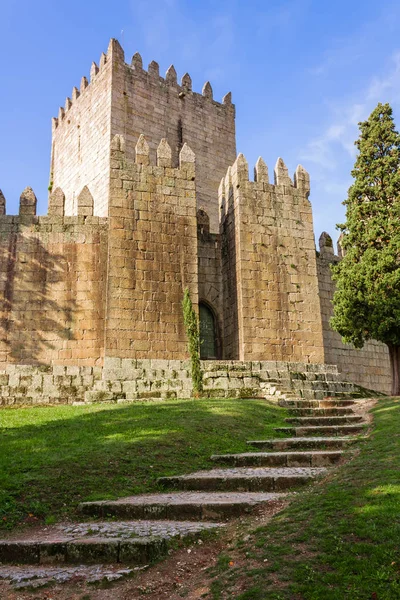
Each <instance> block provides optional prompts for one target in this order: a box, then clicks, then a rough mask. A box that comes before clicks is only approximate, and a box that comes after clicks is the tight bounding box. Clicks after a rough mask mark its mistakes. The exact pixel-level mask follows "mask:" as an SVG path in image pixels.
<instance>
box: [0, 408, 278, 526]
mask: <svg viewBox="0 0 400 600" xmlns="http://www.w3.org/2000/svg"><path fill="white" fill-rule="evenodd" d="M285 416H286V411H285V410H284V409H282V408H279V407H278V406H275V405H272V404H270V403H268V402H266V401H264V400H229V399H218V400H214V399H209V400H169V401H155V402H136V403H135V404H131V405H104V404H103V405H101V404H99V405H91V406H84V407H82V406H77V407H73V406H59V407H37V408H21V409H3V410H0V527H1V528H3V529H4V528H8V529H10V528H12V527H15V526H18V525H20V524H30V523H37V522H43V521H45V522H46V523H52V522H54V521H56V520H60V519H62V518H68V517H72V518H73V517H74V516H75V515H74V511H75V509H76V506H77V504H78V503H79V502H80V501H84V500H98V499H115V498H118V497H120V496H125V495H131V494H137V493H142V492H149V491H154V490H157V489H159V488H158V486H157V481H156V480H157V477H160V476H164V475H174V474H183V473H185V472H190V471H194V470H197V469H202V468H208V467H210V466H212V462H211V461H210V460H209V457H210V455H211V454H214V453H225V452H243V451H248V446H246V444H245V442H246V440H248V439H255V438H257V437H260V438H262V437H271V436H273V435H274V434H273V428H274V427H277V426H281V425H283V419H284V417H285Z"/></svg>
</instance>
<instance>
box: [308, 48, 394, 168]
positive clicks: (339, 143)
mask: <svg viewBox="0 0 400 600" xmlns="http://www.w3.org/2000/svg"><path fill="white" fill-rule="evenodd" d="M389 62H390V68H389V69H388V71H387V73H386V75H384V76H374V77H372V79H371V81H370V83H369V84H368V86H367V88H366V89H364V90H363V91H362V92H361V93H360V98H359V99H358V98H357V100H354V99H353V100H352V101H351V102H350V103H349V104H348V105H347V106H346V105H345V106H343V105H335V104H334V103H332V104H331V108H332V110H333V112H334V113H335V114H336V118H335V121H334V122H333V123H332V124H330V125H328V127H327V128H326V129H325V131H324V133H323V134H322V135H321V136H319V137H317V138H314V139H312V140H310V141H309V143H308V145H307V147H306V150H305V151H304V152H303V153H302V154H301V158H302V160H304V161H309V162H312V163H315V164H316V165H318V166H319V167H321V168H323V169H328V170H334V169H336V168H337V163H338V157H339V154H338V153H339V152H340V151H343V150H344V151H345V152H346V153H347V155H348V156H350V157H351V158H354V157H355V155H356V148H355V146H354V140H355V139H356V138H357V137H358V130H357V125H358V123H359V121H361V120H363V119H366V118H367V117H368V114H369V113H370V112H371V111H372V110H373V108H374V107H375V105H376V104H377V103H378V102H380V101H381V102H386V101H390V102H391V103H392V104H393V105H396V104H398V103H399V101H400V52H395V53H394V54H393V55H392V57H391V59H390V61H389Z"/></svg>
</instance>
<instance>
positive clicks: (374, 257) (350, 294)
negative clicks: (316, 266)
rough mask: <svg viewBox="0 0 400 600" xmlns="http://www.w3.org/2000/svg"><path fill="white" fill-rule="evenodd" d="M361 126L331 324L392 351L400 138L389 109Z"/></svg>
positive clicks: (398, 333) (399, 323)
mask: <svg viewBox="0 0 400 600" xmlns="http://www.w3.org/2000/svg"><path fill="white" fill-rule="evenodd" d="M359 126H360V136H359V138H358V140H357V141H356V142H355V145H356V147H357V149H358V155H357V159H356V162H355V165H354V169H353V171H352V176H353V177H354V183H353V185H352V186H351V187H350V189H349V192H348V198H347V200H345V202H344V204H345V206H346V222H345V223H344V224H342V225H339V226H338V228H339V229H340V230H341V231H342V234H343V237H342V241H341V245H342V248H343V251H344V257H343V259H342V260H341V261H340V262H339V263H338V264H337V265H335V266H334V267H333V278H334V280H335V282H336V292H335V295H334V299H333V304H334V316H333V317H332V319H331V325H332V327H333V329H335V330H336V331H338V332H339V333H340V334H341V335H342V338H343V341H345V342H350V343H352V344H354V346H356V347H358V348H361V347H362V346H363V344H364V342H365V340H368V339H370V338H372V339H375V340H378V341H380V342H384V343H385V344H387V345H388V347H389V351H391V349H393V348H398V347H399V346H400V136H399V134H398V132H397V131H396V130H395V126H394V122H393V116H392V109H391V107H390V106H389V104H378V106H377V107H376V108H375V110H374V111H373V112H372V113H371V115H370V117H369V119H368V120H367V121H364V122H362V123H360V124H359ZM391 358H392V355H391Z"/></svg>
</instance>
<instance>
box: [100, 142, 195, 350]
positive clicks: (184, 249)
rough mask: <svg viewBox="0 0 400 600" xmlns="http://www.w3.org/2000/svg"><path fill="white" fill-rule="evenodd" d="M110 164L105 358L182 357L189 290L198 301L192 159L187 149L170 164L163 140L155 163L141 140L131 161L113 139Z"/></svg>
mask: <svg viewBox="0 0 400 600" xmlns="http://www.w3.org/2000/svg"><path fill="white" fill-rule="evenodd" d="M111 162H112V169H111V201H110V224H109V244H108V276H107V286H108V287H107V299H108V300H107V322H106V342H105V352H106V356H111V357H120V358H135V359H136V358H137V359H138V358H149V357H151V358H154V359H157V358H159V359H167V358H172V359H184V358H186V357H187V344H186V339H185V331H184V325H183V314H182V299H183V294H184V290H185V288H188V289H189V290H190V293H191V297H192V301H193V304H194V306H195V308H196V307H197V303H198V285H197V281H198V275H197V221H196V194H195V156H194V154H193V152H192V150H191V149H190V148H189V146H188V145H187V144H185V145H184V146H183V148H182V150H181V152H180V155H179V167H178V168H174V167H172V158H171V148H170V146H169V144H168V142H167V141H166V140H165V139H163V140H162V141H161V143H160V144H159V146H158V151H157V164H154V163H153V164H151V162H152V161H151V157H150V149H149V145H148V144H147V141H146V139H145V137H144V136H143V135H141V136H140V137H139V140H138V143H137V145H136V162H135V163H133V162H131V161H129V160H128V159H127V158H126V150H125V140H124V138H123V137H122V136H116V137H115V138H114V140H113V142H112V150H111Z"/></svg>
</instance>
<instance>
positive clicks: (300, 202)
mask: <svg viewBox="0 0 400 600" xmlns="http://www.w3.org/2000/svg"><path fill="white" fill-rule="evenodd" d="M50 173H51V174H50V187H49V189H50V194H49V206H48V214H47V215H46V216H36V197H35V194H34V192H33V191H32V190H31V189H30V188H27V189H25V190H24V192H23V193H22V195H21V199H20V211H19V215H18V216H9V215H6V207H5V199H4V196H3V195H2V194H1V193H0V286H1V299H2V303H1V304H2V306H1V340H0V369H2V370H1V372H0V385H1V397H2V399H3V403H5V404H7V403H11V402H12V401H13V400H11V399H12V398H13V399H15V398H20V399H23V398H26V397H29V398H31V399H33V401H34V398H35V397H37V396H38V397H40V398H42V399H43V398H44V397H45V396H46V394H47V395H50V396H51V397H52V398H53V399H54V398H59V399H62V398H64V396H63V393H64V395H65V394H66V396H67V400H69V399H70V398H71V395H73V392H72V391H71V390H73V391H74V393H75V395H76V396H77V397H78V399H79V398H80V397H81V396H83V394H84V393H86V395H87V393H89V395H90V393H91V390H92V389H95V388H96V385H97V389H98V390H100V391H101V392H102V393H103V395H104V394H105V395H107V394H110V395H111V396H110V397H113V394H114V397H115V396H116V397H119V398H127V397H128V396H132V397H133V395H134V394H138V393H139V392H140V390H142V392H143V394H144V393H147V394H148V396H151V395H154V389H155V387H154V386H158V388H160V389H163V388H162V385H163V384H161V383H160V381H161V380H162V379H163V377H164V378H165V377H166V376H167V378H168V380H169V382H170V383H169V384H168V385H170V388H171V389H174V386H175V388H176V387H177V386H178V388H179V385H178V384H177V383H176V382H175V383H174V382H173V381H172V380H174V379H175V380H176V379H181V380H184V379H185V377H184V375H182V373H183V372H184V367H183V366H182V369H183V370H182V369H181V370H179V369H178V375H176V368H177V365H178V366H179V365H185V361H187V358H188V353H187V341H186V338H185V331H184V324H183V315H182V306H181V304H182V298H183V293H184V289H185V288H188V289H189V291H190V294H191V298H192V301H193V304H194V307H195V309H196V310H197V311H198V312H199V317H200V329H201V338H202V340H203V342H202V345H201V356H202V358H203V359H205V360H212V361H222V362H221V363H220V365H221V366H220V367H218V363H217V362H215V363H213V365H214V366H213V367H212V368H211V367H209V369H210V371H211V372H214V373H217V374H218V373H219V376H220V379H221V378H222V379H221V382H222V380H223V379H224V377H225V379H227V380H229V381H230V380H232V381H233V379H235V377H236V376H235V377H234V376H232V374H231V375H229V372H228V371H229V367H226V368H225V367H223V366H222V364H223V363H225V365H226V364H228V362H229V361H241V364H242V365H244V366H243V369H244V371H246V372H247V374H248V373H249V372H250V373H252V372H256V371H257V370H258V371H260V370H261V371H263V369H264V370H265V369H266V368H267V366H268V369H269V371H271V370H272V371H274V370H275V371H279V372H280V370H282V369H288V371H289V372H295V371H296V369H297V371H299V372H300V371H301V372H304V373H307V372H309V373H311V372H312V373H314V374H315V373H318V372H320V373H322V372H327V371H329V367H328V366H329V365H335V367H334V370H335V369H336V366H337V373H340V374H341V376H340V380H343V381H347V382H353V383H355V384H358V385H361V386H364V387H366V388H370V389H375V390H378V391H382V392H389V391H390V368H389V359H388V353H387V350H386V347H385V346H383V345H381V344H379V343H377V342H369V343H368V344H366V346H365V347H364V349H363V350H355V349H354V348H352V347H350V346H345V345H343V344H342V342H341V340H340V337H339V336H338V334H336V333H335V332H333V331H332V330H331V329H330V327H329V318H330V315H331V312H332V306H331V300H332V296H333V284H332V281H331V275H330V268H329V265H330V263H331V262H334V261H337V260H339V257H338V256H335V254H334V250H333V245H332V240H331V238H330V237H329V236H328V235H327V234H325V233H324V234H322V236H321V238H320V250H319V252H316V249H315V241H314V231H313V220H312V211H311V205H310V202H309V200H308V197H309V193H310V180H309V175H308V174H307V172H306V171H305V170H304V169H303V168H302V167H301V166H299V167H298V168H297V170H296V173H295V175H294V178H293V180H292V179H291V178H290V176H289V174H288V170H287V168H286V166H285V164H284V162H283V161H282V159H279V160H278V161H277V163H276V166H275V170H274V178H273V179H274V180H273V183H272V182H270V178H269V174H268V168H267V166H266V164H265V163H264V161H263V160H262V159H261V158H260V159H259V160H258V161H257V164H256V165H255V170H254V181H253V180H252V179H250V177H249V167H248V164H247V161H246V159H245V157H244V156H243V155H242V154H239V155H238V156H236V139H235V107H234V105H233V104H232V100H231V94H227V95H226V96H225V97H224V98H223V101H222V103H219V102H216V101H215V100H214V99H213V92H212V88H211V85H210V84H209V83H206V84H205V86H204V88H203V91H202V94H198V93H195V92H194V91H193V90H192V82H191V78H190V76H189V75H188V74H186V75H184V76H183V78H182V80H181V83H180V84H178V82H177V75H176V72H175V69H174V67H173V66H171V67H170V68H169V69H168V71H167V73H166V76H165V78H163V77H161V76H160V74H159V67H158V64H157V63H156V62H152V63H150V65H149V66H148V70H147V71H146V70H144V68H143V64H142V59H141V57H140V55H139V54H135V55H134V56H133V58H132V62H131V64H126V63H125V58H124V52H123V49H122V48H121V46H120V44H119V43H118V41H116V40H111V42H110V44H109V47H108V50H107V54H102V55H101V58H100V61H99V65H98V66H97V65H96V64H95V63H93V64H92V67H91V71H90V82H88V81H87V79H86V78H85V77H83V78H82V80H81V84H80V89H79V90H78V89H77V88H76V87H74V88H73V90H72V95H71V98H67V100H66V103H65V107H64V108H60V110H59V113H58V117H57V118H53V122H52V148H51V169H50ZM210 364H211V363H210ZM230 364H231V365H232V364H233V363H230ZM257 365H258V366H257ZM263 365H264V366H263ZM266 365H267V366H266ZM273 365H275V366H273ZM291 365H292V366H291ZM293 365H295V366H293ZM296 365H297V367H296ZM299 365H303V366H302V367H301V368H300V367H299ZM224 369H225V371H224V373H225V375H223V374H222V371H223V370H224ZM139 371H140V372H139ZM239 371H240V369H239ZM331 371H332V369H331ZM144 372H145V373H146V377H145V378H144V375H143V373H144ZM332 372H333V371H332ZM335 372H336V371H335ZM140 373H141V374H140ZM151 373H153V375H151ZM172 373H173V374H172ZM166 374H167V375H166ZM251 377H252V376H251ZM251 377H250V380H251V381H252V379H251ZM35 378H36V379H35ZM57 378H58V379H57ZM74 378H75V379H74ZM236 378H237V377H236ZM304 378H305V379H307V375H305V376H304ZM245 379H246V377H245V376H243V377H242V379H241V383H240V385H241V389H242V388H243V385H244V384H245V383H246V382H245ZM247 379H249V377H247ZM317 379H318V378H317ZM105 381H107V385H106V384H105V383H104V382H105ZM124 381H125V382H127V381H128V382H130V384H131V388H129V386H128V385H127V384H124V383H123V382H124ZM99 382H100V383H99ZM102 382H103V383H102ZM155 382H156V383H155ZM213 383H214V384H215V378H214V380H213ZM225 383H226V382H225ZM225 383H223V382H222V383H221V385H222V386H223V387H224V386H225V389H226V385H225ZM247 383H248V382H247ZM238 385H239V384H238ZM35 386H36V387H35ZM152 386H153V387H152ZM187 386H189V384H187ZM232 386H233V384H232ZM232 386H231V388H230V389H232ZM217 387H218V386H217ZM228 387H229V386H228ZM245 387H246V386H245ZM247 387H249V386H247ZM129 389H132V391H131V392H129ZM188 389H189V388H188V387H186V388H185V387H183V388H182V393H186V394H187V393H188ZM60 390H61V391H60ZM62 390H64V392H63V391H62ZM65 390H67V392H66V391H65ZM68 390H69V391H68ZM143 394H142V396H141V397H143ZM178 394H179V391H178ZM138 397H140V394H139V396H138ZM7 398H8V400H7ZM21 401H22V400H21Z"/></svg>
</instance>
